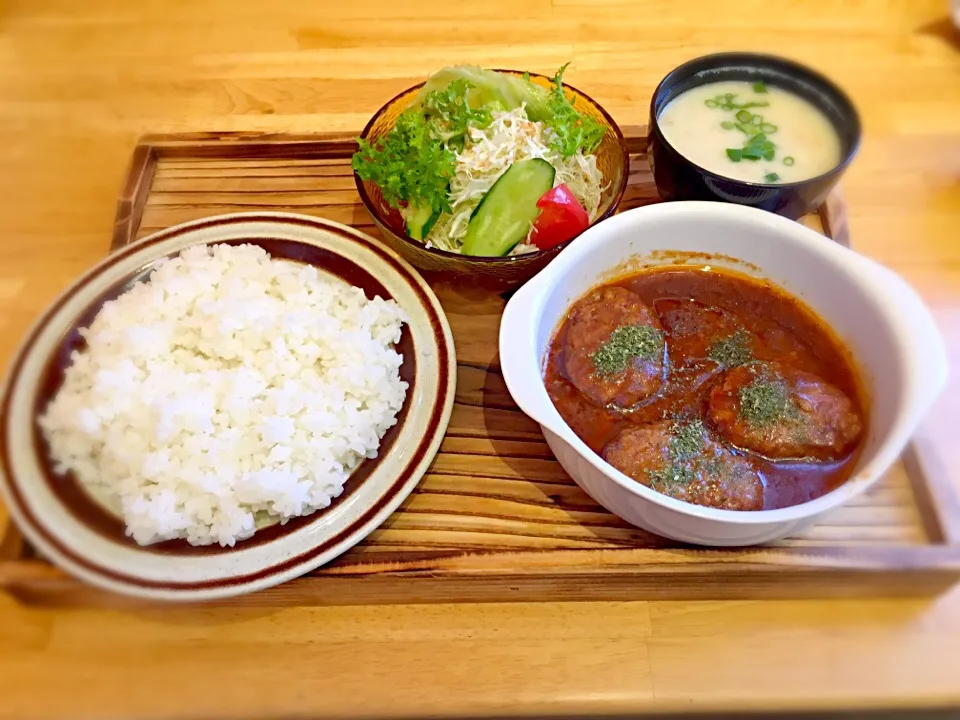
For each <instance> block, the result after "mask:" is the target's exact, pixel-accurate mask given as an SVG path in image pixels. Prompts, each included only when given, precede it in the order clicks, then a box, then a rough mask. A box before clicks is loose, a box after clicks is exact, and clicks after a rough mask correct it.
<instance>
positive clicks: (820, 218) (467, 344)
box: [0, 128, 960, 605]
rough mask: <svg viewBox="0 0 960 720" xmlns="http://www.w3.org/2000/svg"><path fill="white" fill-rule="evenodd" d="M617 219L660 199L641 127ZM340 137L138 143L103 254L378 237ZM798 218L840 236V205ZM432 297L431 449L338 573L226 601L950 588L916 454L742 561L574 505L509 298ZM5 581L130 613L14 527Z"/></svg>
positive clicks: (954, 555)
mask: <svg viewBox="0 0 960 720" xmlns="http://www.w3.org/2000/svg"><path fill="white" fill-rule="evenodd" d="M625 130H626V132H625V134H626V136H627V138H628V142H629V144H630V149H631V152H632V163H631V175H630V183H629V187H628V189H627V192H626V195H625V196H624V199H623V204H622V205H621V208H622V209H627V208H632V207H636V206H638V205H644V204H648V203H653V202H657V201H658V197H657V193H656V189H655V187H654V185H653V181H652V178H651V175H650V170H649V165H648V162H647V157H646V133H645V129H644V128H626V129H625ZM355 147H356V146H355V144H354V142H353V141H352V140H351V139H350V138H348V137H344V136H339V137H336V136H308V137H304V136H286V135H252V136H251V135H239V134H226V135H217V134H201V135H167V136H156V137H147V138H145V139H144V140H143V141H142V144H141V145H140V146H138V147H137V149H136V152H135V154H134V157H133V162H132V165H131V169H130V174H129V177H128V178H127V182H126V185H125V188H124V191H123V195H122V197H121V199H120V202H119V205H118V212H117V222H116V228H115V232H114V238H113V248H117V247H120V246H122V245H125V244H127V243H129V242H131V241H132V240H134V239H137V238H140V237H142V236H144V235H147V234H149V233H151V232H154V231H156V230H159V229H161V228H165V227H168V226H170V225H174V224H176V223H181V222H184V221H187V220H193V219H197V218H202V217H206V216H210V215H216V214H220V213H228V212H238V211H245V210H283V211H292V212H299V213H306V214H309V215H318V216H322V217H325V218H328V219H331V220H335V221H338V222H342V223H347V224H350V225H353V226H354V227H356V228H359V229H360V230H362V231H364V232H367V233H370V234H371V235H376V234H377V232H376V229H375V228H374V226H373V224H372V222H371V221H370V218H369V217H368V216H367V214H366V211H365V210H364V208H363V207H362V206H361V205H360V202H359V198H358V196H357V194H356V191H355V188H354V183H353V177H352V172H351V170H350V156H351V154H352V153H353V151H354V149H355ZM803 222H804V223H805V224H807V225H809V226H811V227H813V228H814V229H816V230H818V231H820V232H823V233H825V234H826V235H828V236H830V237H833V238H834V239H835V240H837V241H839V242H844V243H846V242H847V226H846V221H845V216H844V207H843V202H842V199H841V198H840V197H839V195H834V196H833V197H831V198H830V200H829V201H828V202H827V203H826V205H825V206H824V208H823V209H822V210H821V212H820V213H818V214H817V215H813V216H809V217H807V218H804V220H803ZM434 287H435V289H436V291H437V294H438V295H439V297H440V299H441V301H442V302H443V305H444V308H445V309H446V311H447V314H448V316H449V319H450V325H451V326H452V328H453V333H454V336H455V340H456V345H457V351H458V358H459V361H460V364H459V372H458V387H457V395H456V405H455V407H454V411H453V417H452V419H451V422H450V427H449V430H448V432H447V435H446V438H445V440H444V442H443V446H442V449H441V451H440V454H439V455H438V456H437V458H436V460H435V462H434V463H433V466H432V468H431V470H430V472H429V473H428V474H427V475H426V477H425V478H424V479H423V481H422V482H421V484H420V486H419V487H418V489H417V490H415V491H414V493H413V494H412V495H411V496H410V498H409V499H408V500H407V502H406V503H404V505H403V506H402V508H401V509H400V510H398V511H397V512H396V513H395V514H394V515H393V516H392V517H391V518H390V519H389V520H388V521H387V522H386V523H385V524H384V525H383V526H382V527H381V528H380V529H379V530H378V531H376V532H374V533H373V534H372V535H370V537H369V538H367V540H366V541H365V542H363V543H362V544H360V545H359V546H357V547H356V548H355V549H353V550H352V551H351V552H349V553H347V554H346V555H344V556H342V557H341V558H340V559H339V560H338V561H336V562H335V563H333V564H331V565H328V566H327V567H325V568H322V569H320V570H318V571H316V572H314V573H311V574H309V575H307V576H304V577H302V578H300V579H298V580H295V581H293V582H289V583H287V584H285V585H282V586H280V587H278V588H274V589H271V590H267V591H263V592H260V593H257V594H255V595H252V596H247V597H245V598H241V599H238V600H235V601H232V602H242V603H246V604H260V605H272V604H280V603H291V604H296V603H299V604H315V603H338V604H351V603H391V602H442V601H475V600H479V601H509V600H531V599H537V600H571V599H639V598H756V597H813V596H816V597H823V596H847V595H871V594H872V595H912V594H929V593H934V592H937V591H939V590H941V589H943V588H946V587H947V586H949V585H950V584H952V583H953V582H954V581H955V580H956V579H957V578H958V577H960V512H958V510H957V508H958V507H960V499H958V497H957V491H956V489H955V488H953V487H951V486H949V484H948V483H947V481H943V480H940V479H938V478H937V477H935V476H928V475H926V474H924V472H923V471H922V466H923V463H922V462H920V460H921V459H920V458H918V457H916V455H915V453H914V451H913V450H912V449H911V450H910V451H908V452H907V454H906V455H905V457H904V458H903V459H902V460H901V461H900V462H898V463H897V464H896V465H895V466H894V467H893V468H892V469H891V470H890V472H889V473H888V474H887V476H886V477H885V478H884V479H883V480H882V481H881V482H880V483H879V484H878V486H877V487H876V488H875V489H874V490H873V491H872V492H871V493H869V494H867V495H864V496H862V497H860V498H858V499H856V500H854V501H852V502H851V503H850V504H848V505H847V506H845V507H843V508H840V509H838V510H837V511H835V512H834V513H833V514H832V515H830V516H829V518H828V519H827V520H826V521H825V522H823V523H821V524H820V525H817V526H816V527H814V528H812V529H810V530H809V531H807V532H806V533H805V534H803V535H802V536H800V537H796V538H792V539H790V540H786V541H782V542H779V543H776V544H774V545H770V546H766V547H762V548H754V549H745V550H702V549H694V548H690V547H685V546H681V545H679V544H677V543H674V542H672V541H669V540H665V539H663V538H660V537H657V536H654V535H650V534H649V533H646V532H644V531H642V530H639V529H637V528H634V527H632V526H630V525H628V524H626V523H625V522H623V521H621V520H620V519H619V518H617V517H616V516H614V515H612V514H610V513H608V512H607V511H606V510H604V509H603V508H601V507H599V506H598V505H597V504H596V503H595V502H593V500H591V499H590V498H589V497H588V496H587V495H586V494H584V493H583V492H582V491H581V490H580V488H579V487H577V485H575V484H574V483H573V481H572V480H571V479H570V478H569V477H568V476H567V475H566V474H565V473H564V472H563V470H562V469H561V468H560V466H559V464H558V463H557V462H556V461H555V460H554V459H553V457H552V455H551V453H550V450H549V449H548V448H547V445H546V443H545V442H544V440H543V437H542V435H541V434H540V429H539V427H538V426H537V425H536V424H535V423H534V422H533V421H531V420H530V419H529V418H527V417H526V416H524V415H523V413H521V412H520V411H519V410H518V409H517V407H516V406H515V405H514V403H513V401H512V399H511V398H510V395H509V393H508V392H507V390H506V388H505V386H504V383H503V378H502V377H501V375H500V372H499V367H498V365H497V330H498V325H499V319H500V314H501V312H502V309H503V306H504V304H505V299H504V298H503V297H500V296H498V295H494V294H490V293H484V292H479V291H470V290H465V289H462V288H457V287H455V286H452V285H450V284H447V283H445V282H441V281H435V282H434ZM0 586H3V587H6V588H7V589H8V590H9V591H11V592H13V593H15V594H16V595H17V596H19V597H21V598H23V599H25V600H31V601H44V602H52V603H67V604H82V603H97V604H103V603H106V602H110V603H114V602H130V601H127V600H121V599H120V598H118V597H111V596H109V595H108V594H107V593H104V592H102V591H99V590H96V589H93V588H89V587H87V586H86V585H84V584H82V583H80V582H79V581H76V580H73V579H72V578H71V577H69V576H67V575H66V574H64V573H62V572H61V571H59V570H58V569H56V568H54V567H53V566H51V565H50V564H48V563H46V562H45V561H44V560H42V559H41V558H39V557H37V556H36V555H35V553H34V552H33V551H32V550H31V548H30V547H28V546H27V545H26V544H25V543H24V542H23V541H22V539H21V538H20V536H19V534H18V533H17V531H16V529H15V528H14V527H12V526H8V527H6V529H5V534H4V535H3V541H2V543H0Z"/></svg>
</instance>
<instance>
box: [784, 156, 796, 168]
mask: <svg viewBox="0 0 960 720" xmlns="http://www.w3.org/2000/svg"><path fill="white" fill-rule="evenodd" d="M795 162H796V160H794V159H793V156H791V155H787V156H786V157H785V158H784V159H783V164H784V165H786V166H787V167H790V166H791V165H793V164H794V163H795Z"/></svg>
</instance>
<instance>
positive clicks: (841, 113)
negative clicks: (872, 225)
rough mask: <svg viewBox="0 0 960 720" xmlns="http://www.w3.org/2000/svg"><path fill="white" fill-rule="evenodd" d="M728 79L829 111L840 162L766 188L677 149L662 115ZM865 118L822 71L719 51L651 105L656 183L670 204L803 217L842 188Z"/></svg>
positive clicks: (671, 79)
mask: <svg viewBox="0 0 960 720" xmlns="http://www.w3.org/2000/svg"><path fill="white" fill-rule="evenodd" d="M728 80H745V81H748V82H763V83H766V84H767V85H772V86H775V87H779V88H781V89H783V90H787V91H789V92H792V93H794V94H796V95H799V96H800V97H802V98H804V99H805V100H807V101H809V102H811V103H812V104H813V105H814V107H816V108H817V109H819V110H820V111H821V112H823V113H824V114H825V115H826V117H827V118H828V119H829V121H830V122H831V124H832V125H833V127H834V128H835V129H836V131H837V133H838V134H839V137H840V149H841V159H840V162H839V164H838V165H837V166H836V167H834V168H832V169H831V170H829V171H828V172H825V173H823V174H822V175H817V176H816V177H812V178H809V179H806V180H800V181H797V182H792V183H778V184H765V183H754V182H748V181H745V180H734V179H732V178H728V177H724V176H722V175H718V174H716V173H714V172H711V171H710V170H707V169H705V168H703V167H700V166H699V165H697V164H696V163H694V162H692V161H691V160H689V159H687V158H686V157H684V156H683V155H682V154H681V153H680V152H678V151H677V149H676V148H674V147H673V146H672V145H671V144H670V143H669V142H667V140H666V138H664V136H663V133H662V132H661V130H660V126H659V123H658V117H659V115H660V113H661V111H662V110H663V108H665V107H666V106H667V104H668V103H669V102H670V101H671V100H673V99H674V98H675V97H677V96H678V95H680V94H681V93H683V92H685V91H687V90H690V89H691V88H694V87H697V86H699V85H705V84H707V83H713V82H722V81H728ZM860 135H861V130H860V118H859V116H858V115H857V111H856V108H854V106H853V103H852V102H851V100H850V98H849V97H847V95H846V93H844V92H843V90H841V89H840V88H839V87H837V86H836V85H835V84H834V83H833V82H832V81H830V80H828V79H827V78H826V77H824V76H823V75H821V74H820V73H818V72H816V71H814V70H811V69H810V68H808V67H805V66H803V65H800V64H798V63H795V62H792V61H790V60H786V59H784V58H781V57H777V56H775V55H761V54H757V53H740V52H737V53H718V54H715V55H705V56H703V57H699V58H696V59H694V60H691V61H689V62H687V63H684V64H683V65H681V66H680V67H678V68H676V69H675V70H673V71H672V72H671V73H670V74H668V75H667V76H666V77H665V78H664V79H663V80H662V81H661V82H660V84H659V85H658V86H657V89H656V90H655V91H654V93H653V98H652V99H651V101H650V147H649V154H650V158H651V162H652V164H653V175H654V180H655V181H656V183H657V190H658V191H659V193H660V197H661V198H663V199H664V200H720V201H723V202H732V203H738V204H740V205H750V206H753V207H757V208H760V209H762V210H769V211H770V212H775V213H777V214H778V215H785V216H786V217H789V218H792V219H794V220H795V219H797V218H799V217H801V216H803V215H806V214H807V213H809V212H812V211H814V210H816V209H817V208H818V207H819V206H820V205H821V204H822V203H823V201H824V200H825V199H826V198H827V195H828V194H829V193H830V191H831V190H832V189H833V187H834V186H835V185H836V184H837V181H838V180H839V179H840V176H841V175H842V174H843V172H844V170H846V168H847V166H848V165H849V164H850V161H851V160H853V157H854V155H856V153H857V149H858V148H859V146H860Z"/></svg>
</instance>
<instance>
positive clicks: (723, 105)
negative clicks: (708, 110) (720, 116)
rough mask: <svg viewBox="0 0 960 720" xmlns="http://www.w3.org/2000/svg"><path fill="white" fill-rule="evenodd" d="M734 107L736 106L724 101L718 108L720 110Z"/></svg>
mask: <svg viewBox="0 0 960 720" xmlns="http://www.w3.org/2000/svg"><path fill="white" fill-rule="evenodd" d="M735 107H736V105H731V104H730V103H728V102H724V103H722V104H721V105H720V109H721V110H733V109H734V108H735Z"/></svg>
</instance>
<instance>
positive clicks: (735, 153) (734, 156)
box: [727, 148, 743, 162]
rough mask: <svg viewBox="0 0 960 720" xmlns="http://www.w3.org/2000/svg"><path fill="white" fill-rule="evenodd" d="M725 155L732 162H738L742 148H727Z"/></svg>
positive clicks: (741, 155)
mask: <svg viewBox="0 0 960 720" xmlns="http://www.w3.org/2000/svg"><path fill="white" fill-rule="evenodd" d="M727 157H728V158H730V159H731V160H733V161H734V162H740V158H741V157H743V150H740V149H739V148H727Z"/></svg>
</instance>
